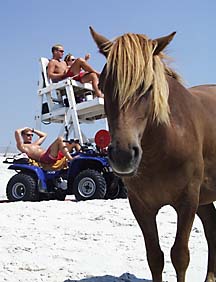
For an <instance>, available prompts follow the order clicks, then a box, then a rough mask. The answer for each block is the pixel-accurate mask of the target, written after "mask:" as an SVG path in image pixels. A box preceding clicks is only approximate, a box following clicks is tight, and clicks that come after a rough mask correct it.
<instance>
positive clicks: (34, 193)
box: [6, 173, 39, 202]
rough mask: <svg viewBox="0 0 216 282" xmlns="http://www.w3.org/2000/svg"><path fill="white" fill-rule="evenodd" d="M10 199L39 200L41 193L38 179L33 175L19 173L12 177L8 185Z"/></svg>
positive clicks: (7, 193) (7, 190)
mask: <svg viewBox="0 0 216 282" xmlns="http://www.w3.org/2000/svg"><path fill="white" fill-rule="evenodd" d="M6 195H7V198H8V200H9V201H12V202H15V201H38V200H39V195H38V190H37V184H36V180H35V179H34V177H33V176H31V175H28V174H24V173H18V174H15V175H14V176H12V177H11V179H10V180H9V181H8V184H7V187H6Z"/></svg>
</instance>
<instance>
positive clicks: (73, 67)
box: [47, 44, 104, 97]
mask: <svg viewBox="0 0 216 282" xmlns="http://www.w3.org/2000/svg"><path fill="white" fill-rule="evenodd" d="M52 55H53V57H52V59H51V60H50V61H49V64H48V69H47V73H48V77H49V78H50V79H51V80H52V81H53V82H58V81H60V80H62V79H65V78H67V77H73V79H75V80H78V81H80V82H81V83H86V82H91V83H92V87H93V89H94V91H95V95H96V96H97V97H104V95H103V94H102V93H101V91H100V89H99V88H98V77H99V76H100V73H99V72H97V71H96V70H95V69H93V68H92V67H91V66H90V65H89V64H88V63H87V59H88V58H89V57H90V55H89V54H87V55H86V56H85V59H83V58H73V61H72V64H70V65H67V63H66V62H65V61H63V60H62V58H63V55H64V47H63V46H62V45H61V44H57V45H54V46H53V47H52ZM82 70H83V71H82Z"/></svg>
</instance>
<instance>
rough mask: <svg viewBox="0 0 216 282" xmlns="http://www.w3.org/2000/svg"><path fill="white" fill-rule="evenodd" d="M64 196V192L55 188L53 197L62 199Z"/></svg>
mask: <svg viewBox="0 0 216 282" xmlns="http://www.w3.org/2000/svg"><path fill="white" fill-rule="evenodd" d="M65 198H66V192H65V191H62V190H61V189H58V190H56V192H55V199H56V200H58V201H64V200H65Z"/></svg>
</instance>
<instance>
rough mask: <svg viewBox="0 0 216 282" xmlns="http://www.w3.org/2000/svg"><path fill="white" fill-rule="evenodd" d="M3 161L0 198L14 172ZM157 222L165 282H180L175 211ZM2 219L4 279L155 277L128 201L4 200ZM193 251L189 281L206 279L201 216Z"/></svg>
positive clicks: (142, 281) (86, 281)
mask: <svg viewBox="0 0 216 282" xmlns="http://www.w3.org/2000/svg"><path fill="white" fill-rule="evenodd" d="M3 159H4V158H2V157H1V158H0V168H1V178H0V199H1V200H4V199H6V196H5V189H6V185H7V182H8V180H9V178H10V177H11V176H12V175H13V173H14V172H12V171H10V170H8V169H7V167H8V165H7V164H3V163H2V160H3ZM157 221H158V228H159V234H160V242H161V248H162V250H163V251H164V253H165V268H164V274H163V281H167V282H170V281H176V278H175V271H174V269H173V267H172V264H171V261H170V256H169V252H170V248H171V246H172V244H173V242H174V236H175V231H176V214H175V212H174V211H173V209H172V208H170V207H168V206H167V207H164V208H163V209H161V211H160V213H159V214H158V217H157ZM0 222H1V227H0V228H1V232H0V273H1V275H0V281H4V282H5V281H8V282H9V281H10V282H18V281H19V282H72V281H73V282H75V281H76V282H120V281H121V282H146V281H151V274H150V271H149V268H148V264H147V260H146V252H145V246H144V241H143V237H142V234H141V230H140V228H139V227H138V225H137V222H136V220H135V219H134V216H133V214H132V212H131V210H130V207H129V203H128V200H127V199H117V200H92V201H86V202H76V201H74V200H73V198H71V199H70V200H66V201H64V202H60V201H56V200H54V201H43V202H34V203H32V202H16V203H1V212H0ZM190 254H191V261H190V265H189V268H188V271H187V279H186V281H196V282H199V281H200V282H201V281H204V279H205V274H206V267H207V244H206V241H205V238H204V234H203V228H202V225H201V223H200V220H199V219H198V218H197V217H196V219H195V222H194V225H193V228H192V233H191V238H190Z"/></svg>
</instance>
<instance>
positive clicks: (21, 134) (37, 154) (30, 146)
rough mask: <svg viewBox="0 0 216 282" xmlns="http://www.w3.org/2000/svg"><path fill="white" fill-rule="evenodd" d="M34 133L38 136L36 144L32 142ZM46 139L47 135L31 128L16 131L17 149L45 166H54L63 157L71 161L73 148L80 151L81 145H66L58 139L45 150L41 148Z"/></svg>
mask: <svg viewBox="0 0 216 282" xmlns="http://www.w3.org/2000/svg"><path fill="white" fill-rule="evenodd" d="M33 133H35V134H36V135H37V136H38V138H37V140H36V141H34V142H32V137H33ZM46 137H47V134H46V133H44V132H42V131H40V130H36V129H33V128H32V129H31V128H29V127H24V128H20V129H17V130H16V131H15V138H16V145H17V149H19V150H20V151H21V152H22V153H26V154H27V155H28V157H29V158H31V159H33V160H36V161H39V162H41V163H44V164H50V165H52V164H54V163H55V162H56V161H57V160H58V159H60V158H62V157H63V156H65V157H66V158H67V159H68V160H69V161H71V160H73V157H72V156H71V154H70V152H69V151H70V150H72V148H75V149H76V150H77V151H79V149H80V145H79V144H77V143H72V144H68V145H66V143H65V142H64V141H63V138H62V137H58V138H57V139H56V140H55V141H54V142H53V143H52V144H51V145H50V146H49V148H48V149H47V150H45V149H43V148H41V147H40V145H41V144H42V143H43V142H44V140H45V139H46ZM61 153H62V154H61ZM60 155H61V156H60Z"/></svg>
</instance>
